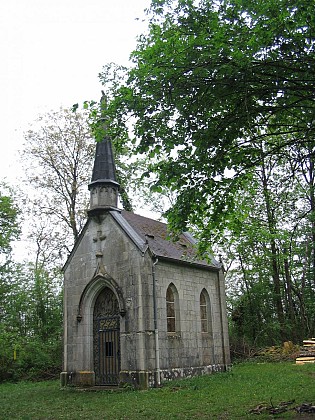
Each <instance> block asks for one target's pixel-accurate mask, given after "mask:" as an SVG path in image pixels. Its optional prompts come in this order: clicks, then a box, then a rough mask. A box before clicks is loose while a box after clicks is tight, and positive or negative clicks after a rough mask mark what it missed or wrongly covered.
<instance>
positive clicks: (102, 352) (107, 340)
mask: <svg viewBox="0 0 315 420" xmlns="http://www.w3.org/2000/svg"><path fill="white" fill-rule="evenodd" d="M96 362H97V366H95V368H96V369H95V374H96V383H98V384H99V385H118V382H119V371H120V343H119V316H110V317H104V318H100V319H98V357H97V358H96Z"/></svg>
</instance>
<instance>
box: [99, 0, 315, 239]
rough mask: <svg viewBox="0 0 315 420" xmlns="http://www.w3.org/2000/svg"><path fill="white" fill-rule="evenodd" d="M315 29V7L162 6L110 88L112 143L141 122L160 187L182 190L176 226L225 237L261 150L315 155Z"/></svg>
mask: <svg viewBox="0 0 315 420" xmlns="http://www.w3.org/2000/svg"><path fill="white" fill-rule="evenodd" d="M314 26H315V22H314V19H313V2H312V1H311V0H306V1H305V0H303V1H302V0H297V1H294V2H293V1H291V0H290V1H287V0H280V1H277V2H276V1H275V0H267V1H265V2H256V1H255V2H254V1H252V0H249V1H243V0H240V1H239V0H224V1H222V2H219V3H217V2H213V1H210V0H201V1H199V2H194V1H191V0H182V1H175V0H174V1H172V0H153V1H152V5H151V10H150V14H149V29H148V33H147V34H146V35H142V36H140V37H139V40H138V46H137V49H136V50H135V51H134V52H133V53H132V55H131V58H132V61H133V65H132V67H131V68H130V69H129V70H128V72H127V74H126V75H125V76H124V77H123V78H121V83H120V84H119V81H117V80H116V82H115V83H113V81H112V78H111V77H108V74H109V72H108V68H106V71H104V73H103V74H102V75H101V79H102V80H103V82H104V85H105V89H107V91H108V96H111V97H112V100H111V101H110V103H109V105H108V112H107V114H108V117H109V120H110V121H111V130H112V132H113V133H115V134H116V135H117V136H118V137H119V136H120V135H121V132H122V129H123V128H124V127H126V126H128V124H129V122H130V121H133V122H134V124H133V128H134V136H135V138H136V139H137V140H136V141H135V143H136V144H137V148H136V150H137V151H138V152H144V153H147V154H148V155H149V156H151V157H153V156H155V157H158V162H157V163H155V164H152V165H151V167H150V170H151V171H154V172H155V173H156V174H157V183H156V184H157V186H160V185H164V186H167V187H173V188H176V189H177V191H178V196H177V200H176V203H175V205H174V206H173V207H172V208H171V210H170V211H169V220H170V221H171V223H172V224H173V227H175V228H178V229H180V230H182V229H185V228H186V226H187V225H189V224H194V225H197V226H199V227H200V228H201V230H202V232H203V238H204V239H205V241H208V238H209V236H210V235H212V234H213V233H215V232H216V231H217V230H218V229H219V228H223V226H224V224H225V222H226V221H227V220H228V219H229V216H230V215H231V213H233V211H234V209H235V205H236V203H235V200H234V197H235V193H236V192H237V191H238V190H239V189H240V188H242V186H243V185H244V184H246V182H247V176H248V173H249V172H250V171H249V170H250V169H251V168H253V167H257V166H259V165H260V164H261V163H262V159H263V158H264V156H262V155H261V151H260V148H259V147H258V148H257V147H256V145H257V144H259V143H260V141H261V140H262V139H263V140H264V142H265V143H266V144H267V146H268V147H266V153H267V154H273V155H276V156H281V153H282V150H283V149H285V148H286V147H289V148H290V147H293V146H294V147H295V148H297V147H298V148H300V150H302V149H304V148H305V146H306V144H309V146H310V148H311V150H313V149H314V138H315V137H314V129H315V126H314V121H315V119H314V113H315V107H314V103H315V102H314V92H315V89H314V85H315V79H314V74H315V51H314V49H315V43H314V41H315V35H314V34H315V31H314V29H315V28H314ZM116 74H118V73H116ZM121 136H122V138H125V137H124V136H123V135H121ZM231 174H232V175H233V176H231Z"/></svg>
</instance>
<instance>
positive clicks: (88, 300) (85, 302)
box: [77, 274, 126, 371]
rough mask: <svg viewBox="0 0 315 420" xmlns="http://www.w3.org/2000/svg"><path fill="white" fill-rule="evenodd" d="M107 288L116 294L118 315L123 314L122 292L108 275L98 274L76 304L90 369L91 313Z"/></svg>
mask: <svg viewBox="0 0 315 420" xmlns="http://www.w3.org/2000/svg"><path fill="white" fill-rule="evenodd" d="M106 287H107V288H109V289H110V290H111V291H112V292H113V293H114V294H115V296H116V298H117V301H118V305H119V313H120V316H122V317H123V316H125V314H126V309H125V300H124V298H123V293H122V290H121V289H120V287H119V286H118V284H117V283H116V281H115V280H114V279H112V278H111V277H110V276H108V275H102V274H98V275H97V276H95V277H93V279H92V280H91V281H90V282H89V283H88V284H87V285H86V287H85V288H84V290H83V292H82V294H81V297H80V302H79V306H78V313H77V321H78V327H80V329H81V331H82V334H83V335H84V337H83V336H82V341H83V342H85V343H86V345H85V346H84V350H83V352H84V360H85V361H86V366H89V368H90V370H91V371H93V369H94V361H93V313H94V306H95V302H96V300H97V298H98V296H99V295H100V293H101V292H102V290H103V289H105V288H106Z"/></svg>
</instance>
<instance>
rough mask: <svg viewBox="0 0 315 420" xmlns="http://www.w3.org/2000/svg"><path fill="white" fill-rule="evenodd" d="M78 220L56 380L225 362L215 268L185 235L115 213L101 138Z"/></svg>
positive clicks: (135, 377)
mask: <svg viewBox="0 0 315 420" xmlns="http://www.w3.org/2000/svg"><path fill="white" fill-rule="evenodd" d="M88 188H89V191H90V209H89V211H88V220H87V223H86V225H85V227H84V228H83V230H82V232H81V235H80V237H79V239H78V240H77V242H76V244H75V246H74V248H73V250H72V252H71V254H70V256H69V258H68V260H67V262H66V264H65V266H64V361H63V372H62V373H61V383H62V385H63V386H65V385H73V386H84V387H85V386H95V385H97V386H111V387H112V386H119V385H123V384H125V383H129V384H132V385H134V386H135V387H137V388H141V389H145V388H148V387H155V386H159V385H160V384H161V382H163V381H166V380H169V379H173V378H179V377H188V376H193V375H201V374H208V373H211V372H214V371H222V370H225V369H227V367H228V366H229V365H230V353H229V340H228V323H227V314H226V300H225V284H224V275H223V270H222V266H221V264H220V263H218V262H217V261H215V260H214V259H212V261H211V262H210V263H209V262H207V261H204V260H201V259H199V258H198V257H197V254H196V250H195V240H194V238H193V237H192V236H191V235H190V234H189V233H187V232H185V233H183V234H182V235H181V236H180V237H179V238H177V240H172V239H171V238H170V234H169V231H168V229H167V225H166V224H164V223H161V222H158V221H155V220H152V219H149V218H146V217H143V216H139V215H137V214H134V213H131V212H127V211H124V210H120V209H119V208H118V207H117V206H118V192H119V184H118V183H117V180H116V174H115V162H114V158H113V151H112V146H111V141H110V139H108V138H105V139H104V140H103V141H102V142H101V143H98V144H97V146H96V154H95V162H94V168H93V174H92V180H91V183H90V184H89V186H88Z"/></svg>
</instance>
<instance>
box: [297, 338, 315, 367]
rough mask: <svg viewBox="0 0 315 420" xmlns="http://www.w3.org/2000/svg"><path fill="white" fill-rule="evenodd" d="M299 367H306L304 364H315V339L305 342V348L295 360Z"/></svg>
mask: <svg viewBox="0 0 315 420" xmlns="http://www.w3.org/2000/svg"><path fill="white" fill-rule="evenodd" d="M295 362H296V364H297V365H304V363H315V338H310V339H309V340H303V347H302V348H301V351H300V354H299V357H297V358H296V360H295Z"/></svg>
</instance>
